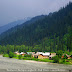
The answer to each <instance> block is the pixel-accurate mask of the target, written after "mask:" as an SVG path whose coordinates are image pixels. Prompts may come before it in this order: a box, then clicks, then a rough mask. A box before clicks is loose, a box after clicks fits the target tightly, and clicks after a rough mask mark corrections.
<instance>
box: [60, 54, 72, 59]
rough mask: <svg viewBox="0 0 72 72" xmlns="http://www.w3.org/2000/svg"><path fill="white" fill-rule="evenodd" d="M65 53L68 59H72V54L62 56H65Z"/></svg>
mask: <svg viewBox="0 0 72 72" xmlns="http://www.w3.org/2000/svg"><path fill="white" fill-rule="evenodd" d="M64 55H66V56H67V59H71V58H72V55H68V54H63V55H62V57H61V58H64Z"/></svg>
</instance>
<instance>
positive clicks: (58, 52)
mask: <svg viewBox="0 0 72 72" xmlns="http://www.w3.org/2000/svg"><path fill="white" fill-rule="evenodd" d="M56 54H57V55H58V57H59V58H61V57H62V54H63V51H62V50H59V51H57V53H56Z"/></svg>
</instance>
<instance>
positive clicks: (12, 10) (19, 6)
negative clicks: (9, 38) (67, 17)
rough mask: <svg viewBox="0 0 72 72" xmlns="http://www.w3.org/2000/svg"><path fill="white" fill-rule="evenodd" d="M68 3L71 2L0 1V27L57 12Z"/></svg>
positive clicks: (58, 0) (44, 0)
mask: <svg viewBox="0 0 72 72" xmlns="http://www.w3.org/2000/svg"><path fill="white" fill-rule="evenodd" d="M69 1H72V0H0V26H3V25H5V24H7V23H9V22H12V21H16V20H19V19H24V18H26V17H34V16H37V15H41V14H48V13H49V12H54V11H57V10H59V9H60V8H61V7H63V6H65V5H66V4H67V3H69Z"/></svg>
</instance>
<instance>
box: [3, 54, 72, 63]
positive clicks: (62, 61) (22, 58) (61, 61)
mask: <svg viewBox="0 0 72 72" xmlns="http://www.w3.org/2000/svg"><path fill="white" fill-rule="evenodd" d="M3 57H9V55H8V54H4V55H3ZM13 58H15V59H19V55H14V57H13ZM20 60H34V61H40V62H51V63H53V60H49V59H38V58H34V57H24V56H21V58H20ZM59 64H72V59H65V60H62V59H59Z"/></svg>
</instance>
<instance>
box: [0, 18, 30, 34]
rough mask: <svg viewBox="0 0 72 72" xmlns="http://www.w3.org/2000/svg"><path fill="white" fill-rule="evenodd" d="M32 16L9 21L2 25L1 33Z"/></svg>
mask: <svg viewBox="0 0 72 72" xmlns="http://www.w3.org/2000/svg"><path fill="white" fill-rule="evenodd" d="M30 19H31V18H26V19H23V20H17V21H14V22H11V23H8V24H6V25H4V26H1V27H0V34H1V33H3V32H5V31H7V30H8V29H10V28H12V27H15V26H17V25H20V24H22V23H24V22H26V21H28V20H30Z"/></svg>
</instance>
